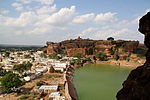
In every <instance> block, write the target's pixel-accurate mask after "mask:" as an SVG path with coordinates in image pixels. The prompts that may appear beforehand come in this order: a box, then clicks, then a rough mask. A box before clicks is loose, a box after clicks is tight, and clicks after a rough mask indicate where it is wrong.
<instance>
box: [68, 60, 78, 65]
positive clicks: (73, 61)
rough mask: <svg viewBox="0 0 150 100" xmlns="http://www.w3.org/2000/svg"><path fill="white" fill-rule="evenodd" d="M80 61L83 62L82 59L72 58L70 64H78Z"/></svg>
mask: <svg viewBox="0 0 150 100" xmlns="http://www.w3.org/2000/svg"><path fill="white" fill-rule="evenodd" d="M78 63H81V59H72V60H71V61H70V64H71V65H74V64H78Z"/></svg>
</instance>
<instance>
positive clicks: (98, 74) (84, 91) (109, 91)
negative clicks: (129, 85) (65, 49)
mask: <svg viewBox="0 0 150 100" xmlns="http://www.w3.org/2000/svg"><path fill="white" fill-rule="evenodd" d="M130 71H131V69H129V68H120V67H119V66H114V65H106V64H91V65H86V66H84V67H82V68H79V69H76V72H75V74H74V84H75V87H76V89H77V94H78V97H79V100H116V93H117V91H118V90H119V89H121V87H122V86H121V84H122V83H123V81H124V80H125V79H126V78H127V76H128V74H129V72H130Z"/></svg>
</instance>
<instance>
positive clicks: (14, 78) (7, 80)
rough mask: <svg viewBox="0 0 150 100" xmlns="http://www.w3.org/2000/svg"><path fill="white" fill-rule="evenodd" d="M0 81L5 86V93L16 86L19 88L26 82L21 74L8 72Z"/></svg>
mask: <svg viewBox="0 0 150 100" xmlns="http://www.w3.org/2000/svg"><path fill="white" fill-rule="evenodd" d="M0 82H1V86H2V88H3V92H5V93H10V92H11V91H12V90H13V89H14V88H18V87H19V86H21V85H23V84H24V82H22V81H21V80H20V79H19V76H18V75H17V74H14V73H8V74H6V75H5V76H4V77H2V78H1V79H0Z"/></svg>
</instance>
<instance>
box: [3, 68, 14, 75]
mask: <svg viewBox="0 0 150 100" xmlns="http://www.w3.org/2000/svg"><path fill="white" fill-rule="evenodd" d="M8 73H11V72H10V71H8V72H7V71H6V70H4V69H3V68H0V76H5V75H6V74H8Z"/></svg>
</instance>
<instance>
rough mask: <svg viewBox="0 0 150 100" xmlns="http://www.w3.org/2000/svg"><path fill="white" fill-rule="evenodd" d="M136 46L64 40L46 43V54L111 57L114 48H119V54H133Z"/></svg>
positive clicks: (122, 42)
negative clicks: (60, 52) (63, 52)
mask: <svg viewBox="0 0 150 100" xmlns="http://www.w3.org/2000/svg"><path fill="white" fill-rule="evenodd" d="M138 44H139V42H138V41H123V40H116V41H109V40H90V39H82V38H77V39H74V40H72V39H71V40H65V41H62V42H60V43H53V42H47V53H48V54H53V53H58V50H59V49H64V50H65V51H66V53H67V55H68V56H73V55H75V54H76V53H82V54H83V55H92V54H95V53H97V52H104V53H106V55H108V57H112V56H111V52H112V50H115V48H118V47H119V49H118V50H119V53H123V52H135V51H136V49H137V47H138Z"/></svg>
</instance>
